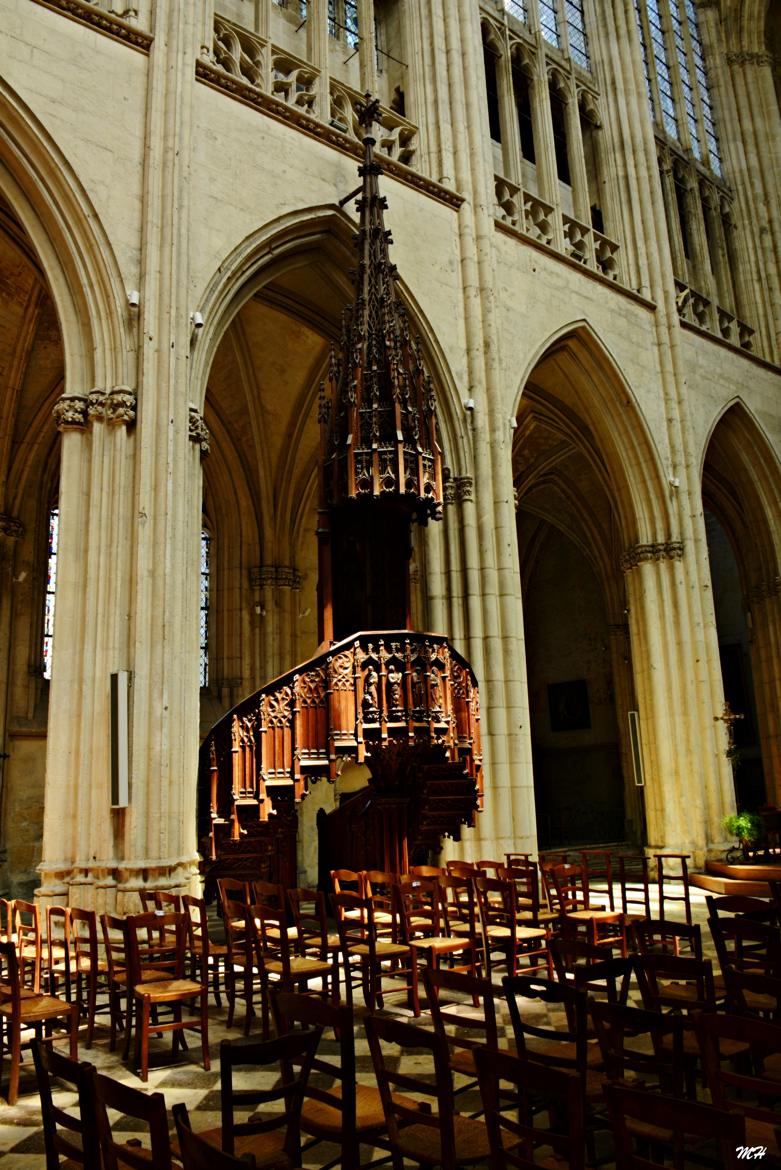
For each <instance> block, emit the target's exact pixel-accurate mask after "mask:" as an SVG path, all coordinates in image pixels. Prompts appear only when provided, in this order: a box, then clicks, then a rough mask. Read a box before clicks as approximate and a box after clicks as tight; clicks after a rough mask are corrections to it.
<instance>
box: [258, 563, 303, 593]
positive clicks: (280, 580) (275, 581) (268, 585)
mask: <svg viewBox="0 0 781 1170" xmlns="http://www.w3.org/2000/svg"><path fill="white" fill-rule="evenodd" d="M301 582H302V577H301V574H300V573H299V571H298V569H294V568H293V566H292V565H256V566H255V567H254V568H252V569H250V571H249V583H250V586H251V588H252V589H300V588H301Z"/></svg>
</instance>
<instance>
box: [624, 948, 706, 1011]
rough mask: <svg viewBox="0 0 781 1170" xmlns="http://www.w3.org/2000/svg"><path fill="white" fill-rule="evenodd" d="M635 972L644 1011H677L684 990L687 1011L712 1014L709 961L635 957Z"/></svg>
mask: <svg viewBox="0 0 781 1170" xmlns="http://www.w3.org/2000/svg"><path fill="white" fill-rule="evenodd" d="M635 969H636V971H637V981H638V983H639V984H640V993H641V996H642V1000H643V1007H644V1008H645V1009H646V1010H647V1011H666V1010H670V1011H680V1009H681V1006H682V988H684V986H685V990H686V998H685V1007H686V1010H687V1011H689V1012H694V1011H703V1012H713V1011H715V1010H716V992H715V988H714V985H713V966H712V964H711V961H710V959H691V958H689V957H688V956H683V955H636V956H635Z"/></svg>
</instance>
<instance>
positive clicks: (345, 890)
mask: <svg viewBox="0 0 781 1170" xmlns="http://www.w3.org/2000/svg"><path fill="white" fill-rule="evenodd" d="M331 883H332V885H333V888H334V893H335V894H358V895H359V896H360V897H362V896H363V871H362V870H356V869H332V870H331Z"/></svg>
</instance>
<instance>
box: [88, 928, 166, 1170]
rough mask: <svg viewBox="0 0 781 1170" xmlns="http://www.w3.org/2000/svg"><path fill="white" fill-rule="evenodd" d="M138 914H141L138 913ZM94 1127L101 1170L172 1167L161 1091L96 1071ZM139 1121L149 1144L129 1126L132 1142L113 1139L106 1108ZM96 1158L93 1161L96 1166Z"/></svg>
mask: <svg viewBox="0 0 781 1170" xmlns="http://www.w3.org/2000/svg"><path fill="white" fill-rule="evenodd" d="M138 917H141V915H139V916H138ZM94 1091H95V1106H94V1108H95V1121H96V1131H97V1133H98V1134H99V1136H100V1144H101V1147H102V1149H103V1170H125V1167H130V1170H173V1162H172V1159H171V1141H170V1138H169V1136H168V1114H167V1111H166V1107H165V1097H164V1096H163V1094H162V1093H147V1092H144V1091H143V1090H141V1089H134V1088H133V1086H132V1085H125V1084H123V1083H122V1082H121V1081H116V1080H114V1078H113V1077H109V1076H105V1075H104V1074H102V1073H98V1074H97V1075H96V1076H95V1081H94ZM109 1109H112V1110H114V1111H115V1112H117V1113H121V1114H122V1115H123V1117H132V1118H133V1119H134V1120H135V1121H141V1122H143V1124H144V1126H145V1128H146V1131H147V1133H148V1137H149V1144H148V1145H144V1144H143V1143H142V1142H141V1141H140V1139H139V1140H138V1144H136V1139H137V1136H138V1135H137V1127H136V1126H134V1127H133V1131H134V1132H133V1138H134V1141H133V1144H129V1143H127V1142H120V1141H117V1140H116V1139H115V1137H114V1134H113V1133H112V1130H111V1122H110V1119H109V1115H108V1110H109ZM99 1165H100V1162H97V1163H96V1166H99Z"/></svg>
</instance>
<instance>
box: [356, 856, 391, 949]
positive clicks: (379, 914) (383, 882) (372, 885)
mask: <svg viewBox="0 0 781 1170" xmlns="http://www.w3.org/2000/svg"><path fill="white" fill-rule="evenodd" d="M398 880H399V879H398V875H397V874H395V873H388V872H387V871H386V870H383V869H367V870H365V871H364V874H363V896H364V898H371V900H372V906H373V907H374V924H375V926H376V927H377V934H378V937H379V938H387V939H390V940H391V942H398V941H399V933H400V931H399V920H398V912H397V906H396V898H395V896H394V893H393V887H394V886H395V885H396V883H397V882H398Z"/></svg>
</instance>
